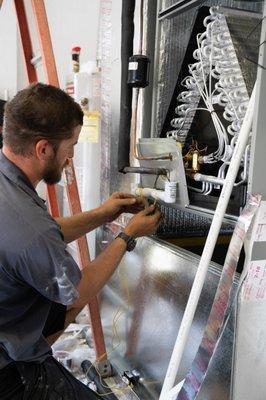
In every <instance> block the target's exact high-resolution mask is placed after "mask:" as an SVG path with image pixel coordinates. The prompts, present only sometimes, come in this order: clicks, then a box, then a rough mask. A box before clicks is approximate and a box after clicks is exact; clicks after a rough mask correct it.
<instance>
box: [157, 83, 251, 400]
mask: <svg viewBox="0 0 266 400" xmlns="http://www.w3.org/2000/svg"><path fill="white" fill-rule="evenodd" d="M256 86H257V85H256V84H255V86H254V88H253V92H252V95H251V98H250V101H249V105H248V109H247V111H246V115H245V118H244V121H243V124H242V127H241V130H240V132H239V136H238V139H237V142H236V146H235V149H234V153H233V157H232V161H231V163H230V165H229V168H228V171H227V175H226V178H225V181H224V185H223V188H222V191H221V194H220V197H219V201H218V203H217V207H216V210H215V213H214V216H213V220H212V223H211V227H210V230H209V233H208V237H207V240H206V243H205V246H204V249H203V253H202V256H201V259H200V262H199V266H198V269H197V273H196V276H195V279H194V282H193V285H192V289H191V292H190V295H189V299H188V302H187V306H186V309H185V312H184V315H183V318H182V322H181V325H180V328H179V332H178V336H177V339H176V342H175V346H174V350H173V352H172V356H171V360H170V363H169V366H168V369H167V372H166V376H165V380H164V383H163V387H162V391H161V395H160V398H159V400H169V391H170V390H171V389H172V388H173V385H174V383H175V379H176V376H177V373H178V368H179V365H180V362H181V359H182V355H183V353H184V349H185V346H186V343H187V340H188V335H189V332H190V328H191V325H192V321H193V318H194V314H195V311H196V308H197V305H198V301H199V297H200V294H201V291H202V287H203V284H204V282H205V277H206V274H207V271H208V267H209V264H210V261H211V258H212V254H213V250H214V247H215V244H216V241H217V238H218V234H219V231H220V228H221V225H222V221H223V218H224V215H225V212H226V208H227V205H228V202H229V199H230V195H231V192H232V189H233V186H234V182H235V179H236V176H237V173H238V169H239V166H240V162H241V159H242V156H243V154H244V151H245V148H246V145H247V142H248V138H249V134H250V131H251V127H252V119H253V114H254V107H255V94H256Z"/></svg>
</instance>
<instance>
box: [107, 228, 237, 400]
mask: <svg viewBox="0 0 266 400" xmlns="http://www.w3.org/2000/svg"><path fill="white" fill-rule="evenodd" d="M116 229H117V227H116V226H115V225H114V224H112V225H111V230H107V231H105V232H104V234H103V237H102V239H103V240H105V239H106V240H107V241H108V240H111V238H112V236H113V235H114V234H115V231H116ZM198 262H199V257H197V256H193V255H192V254H191V253H189V252H187V251H184V250H181V249H179V248H174V247H172V246H170V245H169V246H166V245H165V244H164V243H162V242H159V241H155V240H153V239H151V238H142V239H139V241H138V245H137V248H136V250H135V251H134V252H133V253H128V254H127V255H126V256H125V257H124V258H123V260H122V262H121V265H120V267H119V269H118V271H117V272H116V273H115V275H114V277H113V278H112V280H111V281H110V283H109V285H108V287H107V288H106V289H105V291H104V295H103V303H102V317H103V324H104V330H105V337H106V342H107V347H108V351H112V349H113V351H112V353H110V356H109V357H110V360H111V362H112V363H113V364H114V365H116V366H117V367H118V369H119V372H120V373H122V372H123V371H124V370H126V369H133V368H136V369H137V370H139V372H140V374H141V377H142V378H143V384H144V385H145V387H146V388H147V390H148V393H149V395H145V394H144V393H143V394H142V397H141V398H142V399H149V400H151V399H158V397H159V393H160V389H161V386H162V382H163V379H164V376H165V372H166V369H167V365H168V361H169V358H170V354H171V351H172V347H173V344H174V341H175V337H176V331H177V330H178V327H179V325H180V322H181V318H182V314H183V312H184V308H185V305H186V302H187V299H188V296H189V292H190V288H191V285H192V282H193V279H194V276H195V273H196V270H197V265H198ZM220 271H221V268H220V267H219V266H218V265H216V264H212V265H211V266H210V269H209V272H208V275H207V279H206V282H205V285H204V289H203V292H202V295H201V298H200V302H199V306H198V309H197V312H196V316H195V319H194V323H193V326H192V330H191V334H190V338H189V342H188V346H187V349H186V352H185V355H184V357H183V360H182V365H181V369H180V373H179V376H178V378H177V379H178V380H180V379H183V377H184V375H185V373H186V372H187V371H188V369H189V367H190V365H191V362H192V360H193V357H194V356H195V353H196V351H197V349H198V345H199V343H200V340H201V335H202V332H203V328H204V325H205V323H206V320H207V317H208V314H209V311H210V307H211V304H212V301H213V297H214V293H215V290H216V287H217V284H218V280H219V275H220ZM235 289H236V282H235V283H234V291H235ZM118 310H120V312H121V317H120V318H119V319H118V321H117V322H116V323H114V315H115V313H116V312H117V311H118ZM233 322H234V321H233V315H232V318H230V320H229V324H228V326H227V327H226V330H225V333H224V336H223V338H222V341H221V342H220V345H219V346H218V349H217V352H216V354H215V357H214V359H213V361H212V364H211V368H210V370H209V372H208V374H207V377H206V380H205V383H204V385H203V387H202V390H201V392H200V395H199V397H198V399H199V400H203V399H204V400H208V399H210V400H213V399H214V398H215V400H228V399H229V390H230V369H231V357H232V342H233V326H234V324H233ZM114 326H115V327H116V329H117V331H118V337H119V342H120V344H119V345H118V347H116V346H115V345H114V343H113V344H112V340H111V339H112V332H113V327H114ZM116 339H117V338H116ZM115 343H117V342H116V341H115ZM214 393H215V397H214Z"/></svg>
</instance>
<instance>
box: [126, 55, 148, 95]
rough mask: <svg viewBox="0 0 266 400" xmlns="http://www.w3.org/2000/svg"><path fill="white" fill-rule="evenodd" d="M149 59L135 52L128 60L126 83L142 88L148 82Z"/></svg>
mask: <svg viewBox="0 0 266 400" xmlns="http://www.w3.org/2000/svg"><path fill="white" fill-rule="evenodd" d="M149 65H150V59H149V57H147V56H144V55H142V54H135V55H134V56H131V57H130V58H129V60H128V76H127V83H128V85H130V86H131V87H135V88H144V87H146V86H148V84H149Z"/></svg>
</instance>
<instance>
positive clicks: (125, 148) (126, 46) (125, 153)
mask: <svg viewBox="0 0 266 400" xmlns="http://www.w3.org/2000/svg"><path fill="white" fill-rule="evenodd" d="M134 13H135V0H123V1H122V23H121V98H120V123H119V141H118V171H120V172H122V171H123V168H124V167H125V166H128V165H129V152H130V128H131V108H132V87H130V86H129V85H128V84H127V75H128V59H129V57H130V56H132V54H133V39H134Z"/></svg>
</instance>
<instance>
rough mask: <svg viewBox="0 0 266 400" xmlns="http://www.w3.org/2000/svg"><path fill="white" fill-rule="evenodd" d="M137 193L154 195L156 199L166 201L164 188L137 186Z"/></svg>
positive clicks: (147, 195) (146, 195) (148, 195)
mask: <svg viewBox="0 0 266 400" xmlns="http://www.w3.org/2000/svg"><path fill="white" fill-rule="evenodd" d="M135 194H136V195H137V196H143V197H152V198H153V199H155V200H162V201H164V197H165V193H164V190H157V189H152V188H136V190H135Z"/></svg>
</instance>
